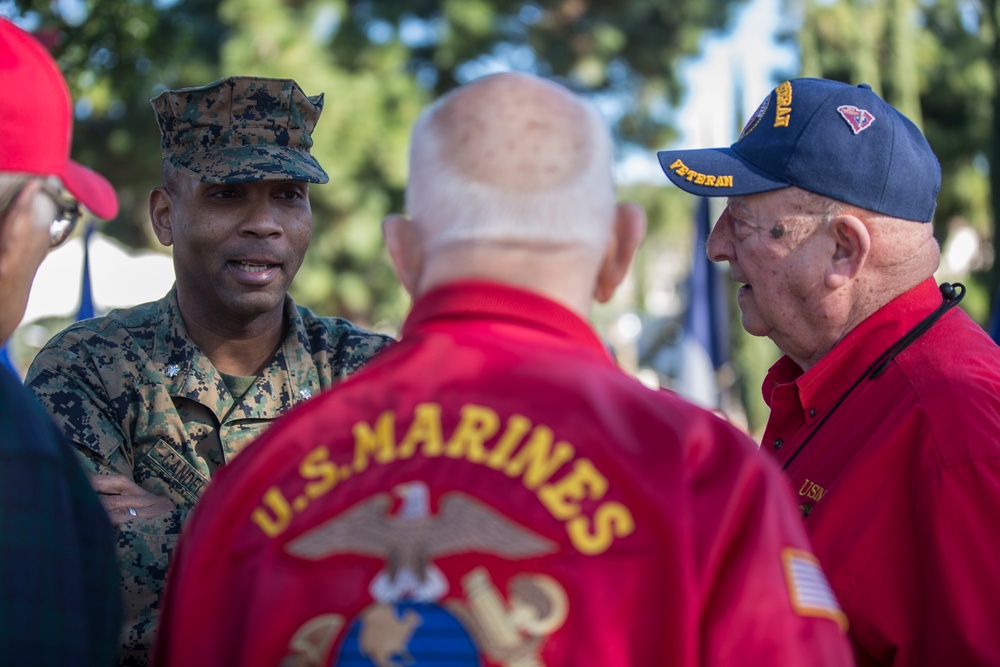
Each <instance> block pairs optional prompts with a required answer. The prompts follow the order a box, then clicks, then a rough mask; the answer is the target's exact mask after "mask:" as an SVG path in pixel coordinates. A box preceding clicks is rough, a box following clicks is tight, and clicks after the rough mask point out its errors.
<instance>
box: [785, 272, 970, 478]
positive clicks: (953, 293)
mask: <svg viewBox="0 0 1000 667" xmlns="http://www.w3.org/2000/svg"><path fill="white" fill-rule="evenodd" d="M939 289H940V290H941V298H942V302H941V305H940V306H938V307H937V308H936V309H935V310H934V312H933V313H931V314H930V315H928V316H927V317H925V318H924V319H922V320H920V322H918V323H917V324H916V325H915V326H914V327H913V328H912V329H910V330H909V331H907V332H906V333H905V334H903V336H902V337H901V338H900V339H899V340H897V341H896V342H895V343H893V344H892V345H891V346H889V349H887V350H886V351H885V352H883V353H882V354H880V355H879V357H878V359H876V360H875V361H874V362H872V365H871V366H869V367H868V368H867V369H865V372H864V373H862V374H861V377H859V378H858V379H857V380H855V381H854V384H852V385H851V386H850V387H848V388H847V391H845V392H844V393H843V394H841V395H840V398H838V399H837V401H836V402H835V403H834V404H833V406H831V407H830V409H829V410H827V412H826V414H825V415H823V419H821V420H820V422H819V423H818V424H816V426H814V427H813V430H812V431H810V432H809V435H807V436H806V439H805V440H803V441H802V444H801V445H799V448H798V449H796V450H795V452H794V453H793V454H792V455H791V456H790V457H788V460H787V461H785V463H784V465H782V466H781V469H782V470H788V466H790V465H792V461H794V460H795V457H796V456H798V455H799V454H800V453H801V452H802V450H803V449H805V446H806V445H807V444H809V441H810V440H812V439H813V436H814V435H816V433H817V432H818V431H819V430H820V429H821V428H823V425H824V424H826V422H827V420H828V419H830V417H831V416H833V413H834V412H836V410H837V408H839V407H840V405H841V403H843V402H844V401H845V400H846V399H847V397H848V396H849V395H850V394H851V392H852V391H854V390H855V389H856V388H857V386H858V385H859V384H861V383H862V382H864V381H865V380H866V379H867V380H874V379H875V378H877V377H878V376H880V375H882V373H884V372H885V369H886V368H888V367H889V362H891V361H892V360H893V359H895V358H896V355H898V354H899V353H900V352H902V351H903V350H905V349H906V348H907V347H909V345H910V343H912V342H913V341H915V340H916V339H918V338H920V336H922V335H923V334H924V333H926V331H927V330H928V329H930V328H931V327H932V326H933V325H934V323H935V322H937V321H938V320H939V319H941V317H942V316H943V315H944V314H945V313H947V312H948V311H949V310H951V309H952V308H954V307H955V306H957V305H958V304H959V303H960V302H961V301H962V298H963V297H964V296H965V285H963V284H962V283H955V284H954V285H952V284H950V283H941V286H940V288H939Z"/></svg>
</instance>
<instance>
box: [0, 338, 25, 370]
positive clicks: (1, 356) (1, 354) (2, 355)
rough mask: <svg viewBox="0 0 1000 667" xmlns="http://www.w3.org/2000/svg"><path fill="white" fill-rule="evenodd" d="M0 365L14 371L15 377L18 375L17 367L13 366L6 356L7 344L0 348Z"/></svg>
mask: <svg viewBox="0 0 1000 667" xmlns="http://www.w3.org/2000/svg"><path fill="white" fill-rule="evenodd" d="M0 364H2V365H4V366H6V367H7V368H9V369H10V370H12V371H14V373H15V374H16V375H20V371H18V370H17V367H16V366H15V365H14V361H13V360H12V359H11V358H10V355H9V354H7V343H4V344H3V345H2V346H0Z"/></svg>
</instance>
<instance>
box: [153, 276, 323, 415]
mask: <svg viewBox="0 0 1000 667" xmlns="http://www.w3.org/2000/svg"><path fill="white" fill-rule="evenodd" d="M284 311H285V312H284V316H285V322H286V323H287V325H286V332H285V338H284V340H283V341H282V343H281V346H280V347H279V348H278V351H277V352H276V353H275V355H274V357H273V358H272V359H271V361H270V363H269V364H268V365H267V366H266V367H265V368H264V370H263V371H261V373H260V375H259V376H258V377H257V382H256V384H255V385H254V386H253V387H252V388H251V389H250V391H248V392H247V393H246V395H244V396H243V398H242V399H241V401H240V402H239V404H236V403H235V402H234V400H233V397H232V395H231V394H230V393H229V390H228V389H227V388H226V384H225V382H224V381H223V380H222V376H221V375H219V372H218V371H217V370H216V368H215V366H213V365H212V362H211V361H210V360H209V358H208V357H207V356H206V355H205V353H204V352H202V351H201V349H200V348H199V347H198V345H197V344H196V343H195V342H194V341H193V340H191V336H190V335H189V334H188V331H187V327H186V326H185V324H184V318H183V317H181V311H180V306H179V305H178V303H177V288H176V287H174V288H173V289H171V290H170V292H169V293H168V294H167V296H166V297H165V298H163V299H161V300H160V303H159V309H158V313H157V319H158V321H159V322H161V323H162V325H163V329H162V330H163V332H164V335H162V336H157V337H156V343H155V348H154V350H153V356H152V358H153V359H154V360H162V368H155V369H152V370H153V372H155V373H157V374H158V375H159V376H160V377H162V378H163V382H164V383H165V384H166V387H165V388H166V390H167V391H168V392H169V394H170V395H171V396H174V397H183V398H186V399H188V400H191V401H196V402H198V403H201V404H202V405H204V406H205V407H207V408H208V409H210V410H211V411H212V412H213V413H215V416H216V418H218V420H219V422H220V423H222V422H224V421H225V420H226V418H227V417H228V416H229V415H234V416H236V417H238V418H240V419H274V418H276V417H277V416H278V415H280V414H281V413H282V412H285V411H286V410H288V409H289V408H290V407H292V405H293V404H295V403H298V402H300V401H302V400H305V399H306V398H309V396H310V394H311V391H315V388H318V387H319V386H320V381H319V373H318V372H317V370H316V366H315V364H314V363H313V359H312V355H311V354H310V353H309V352H308V350H309V338H308V336H307V334H306V329H305V324H304V322H303V321H302V316H301V315H300V314H299V311H298V309H297V308H296V307H295V302H294V301H293V300H292V297H291V296H287V295H286V296H285V305H284ZM303 348H305V350H306V354H302V350H303ZM310 387H312V388H313V389H310ZM234 408H235V409H234Z"/></svg>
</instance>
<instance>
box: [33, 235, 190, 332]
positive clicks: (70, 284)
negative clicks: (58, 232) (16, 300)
mask: <svg viewBox="0 0 1000 667" xmlns="http://www.w3.org/2000/svg"><path fill="white" fill-rule="evenodd" d="M83 242H84V236H83V234H80V235H77V236H75V237H74V238H72V239H70V240H69V241H68V242H67V243H66V244H65V245H63V246H60V247H59V248H56V249H55V250H53V251H52V252H51V253H49V255H48V257H46V258H45V261H43V262H42V265H41V266H40V267H39V268H38V273H37V274H36V276H35V281H34V283H33V285H32V287H31V296H30V297H29V298H28V307H27V310H26V311H25V313H24V319H23V321H22V322H23V325H28V324H31V323H32V322H35V321H37V320H39V319H42V318H45V317H74V316H75V315H76V313H77V311H78V309H79V308H80V288H81V285H82V281H83ZM173 282H174V265H173V261H172V260H171V259H170V256H169V255H164V254H160V253H156V252H151V251H148V250H140V251H135V250H131V249H127V248H126V247H125V246H123V245H121V244H120V243H118V242H117V241H115V240H113V239H111V238H109V237H107V236H104V235H103V234H101V233H100V232H99V231H96V230H95V231H94V232H93V233H92V234H91V235H90V284H91V291H92V294H93V299H94V310H95V311H96V313H97V314H98V315H100V314H103V313H105V312H107V311H109V310H111V309H113V308H123V307H128V306H134V305H136V304H140V303H145V302H146V301H153V300H155V299H159V298H160V297H161V296H163V295H164V294H166V293H167V291H168V290H169V289H170V286H171V285H172V284H173Z"/></svg>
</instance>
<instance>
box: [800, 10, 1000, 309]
mask: <svg viewBox="0 0 1000 667" xmlns="http://www.w3.org/2000/svg"><path fill="white" fill-rule="evenodd" d="M790 4H794V5H797V6H799V7H800V9H801V13H802V15H803V17H804V20H803V30H802V32H801V33H800V35H801V36H799V35H795V36H790V38H792V39H796V40H797V41H798V42H799V44H800V46H801V49H802V55H803V57H802V69H803V71H802V74H803V75H805V76H822V77H826V78H831V79H837V80H840V81H845V82H849V83H860V82H866V83H869V84H871V85H872V87H873V89H875V90H876V92H879V93H880V94H881V95H882V96H883V97H884V98H885V99H886V100H887V101H889V102H890V103H891V104H893V105H894V106H896V107H897V108H899V109H900V110H901V111H903V112H904V113H905V114H906V115H907V116H908V117H910V118H911V119H913V120H914V121H915V122H916V123H918V125H921V127H922V129H923V131H924V133H925V134H926V136H927V139H928V141H930V143H931V146H932V147H933V149H934V152H935V153H936V154H937V156H938V159H939V160H940V162H941V170H942V176H943V178H942V181H943V182H942V187H941V193H940V195H939V197H938V209H937V212H936V214H935V220H934V225H935V236H936V237H937V238H938V240H939V241H941V242H944V241H945V240H946V239H947V237H948V233H949V230H950V229H951V228H952V227H953V226H954V225H955V224H957V223H967V224H970V225H972V226H973V227H974V228H975V229H976V230H977V231H978V232H979V233H980V234H981V235H982V236H983V238H984V239H986V240H990V239H992V240H994V242H995V240H996V235H995V234H994V229H995V227H996V223H995V221H994V215H995V212H996V211H997V210H998V207H997V206H996V205H995V202H996V197H997V196H1000V188H997V187H994V188H992V195H991V187H990V174H991V173H993V174H1000V168H993V169H992V170H991V169H990V168H989V166H988V165H990V163H992V164H994V165H995V164H996V159H997V158H998V157H1000V153H998V152H997V148H996V145H997V144H996V142H997V141H998V137H1000V135H998V133H997V132H996V125H995V124H996V122H997V120H998V117H997V114H996V113H995V111H994V99H995V98H996V96H997V90H998V86H997V77H998V76H1000V51H998V50H997V48H998V47H997V30H996V26H995V23H996V22H995V16H996V12H995V6H996V2H995V0H991V1H990V2H985V3H974V2H965V1H964V0H941V1H938V2H929V1H923V0H889V1H886V2H876V1H874V0H839V1H837V2H829V1H825V0H823V1H820V0H802V2H795V3H790ZM991 8H992V9H991ZM994 178H997V177H996V176H994ZM997 182H998V183H1000V180H998V181H997ZM991 196H992V198H993V199H992V200H991ZM990 254H991V253H987V255H986V257H985V258H984V259H985V263H984V264H983V265H982V266H981V267H979V269H978V270H977V271H976V272H975V273H974V274H973V275H972V277H971V278H972V282H973V283H975V284H974V285H973V287H974V289H973V290H972V291H971V292H970V294H969V297H968V298H967V299H966V303H965V304H963V305H964V306H965V307H966V309H967V310H969V311H970V313H971V314H972V315H973V316H974V317H976V318H977V319H979V320H980V321H985V319H986V317H987V314H988V312H989V300H990V295H992V294H993V293H994V292H995V290H996V285H997V278H996V275H997V274H996V265H995V264H991V263H990V259H991V258H990Z"/></svg>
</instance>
